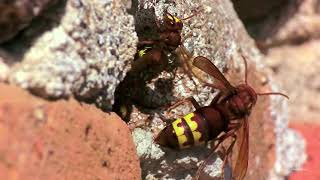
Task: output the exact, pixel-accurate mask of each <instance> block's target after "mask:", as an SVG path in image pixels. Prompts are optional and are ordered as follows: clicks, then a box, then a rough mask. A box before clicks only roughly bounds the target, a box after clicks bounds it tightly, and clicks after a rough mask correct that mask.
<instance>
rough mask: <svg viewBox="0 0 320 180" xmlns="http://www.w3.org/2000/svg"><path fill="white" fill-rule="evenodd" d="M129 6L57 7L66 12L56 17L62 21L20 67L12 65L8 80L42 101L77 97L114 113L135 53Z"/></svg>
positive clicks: (83, 2) (78, 1)
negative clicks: (116, 96) (116, 97)
mask: <svg viewBox="0 0 320 180" xmlns="http://www.w3.org/2000/svg"><path fill="white" fill-rule="evenodd" d="M126 6H127V3H126V2H125V1H88V0H69V1H67V3H66V5H65V6H62V7H61V6H58V7H59V8H61V9H62V10H57V12H58V13H60V14H54V15H55V16H56V17H57V18H61V19H60V20H59V22H56V21H57V20H55V21H54V22H51V23H53V24H55V26H53V27H52V29H49V30H47V31H45V32H44V33H43V34H41V33H39V34H38V37H36V40H35V41H34V42H32V44H31V47H29V48H28V49H26V52H25V53H24V54H23V55H22V59H21V63H17V64H15V65H14V66H13V67H11V72H10V74H9V82H10V83H11V84H16V85H18V86H20V87H23V88H26V89H29V90H30V91H31V92H33V93H34V94H37V95H40V96H42V97H46V98H63V97H69V96H76V97H77V98H78V99H81V100H86V101H90V102H96V103H97V104H98V105H99V106H101V107H104V108H105V109H110V108H111V105H112V104H113V98H114V97H113V94H114V91H115V88H116V86H117V85H118V83H119V82H120V81H121V80H122V79H123V78H124V76H125V74H126V72H127V70H128V69H129V68H130V61H131V60H132V59H133V56H134V54H135V52H136V43H137V37H136V33H135V31H134V24H133V18H132V16H131V15H129V14H128V13H127V12H126ZM51 19H54V18H51ZM47 24H50V21H49V22H48V23H47ZM48 26H49V25H48ZM33 33H35V32H33ZM23 42H24V41H20V42H19V41H18V42H15V44H16V45H17V46H19V44H22V43H23ZM11 46H13V45H11Z"/></svg>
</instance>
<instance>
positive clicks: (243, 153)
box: [233, 117, 249, 180]
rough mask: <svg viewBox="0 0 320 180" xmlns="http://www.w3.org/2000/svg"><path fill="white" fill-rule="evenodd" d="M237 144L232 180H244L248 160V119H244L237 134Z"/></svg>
mask: <svg viewBox="0 0 320 180" xmlns="http://www.w3.org/2000/svg"><path fill="white" fill-rule="evenodd" d="M237 142H238V145H239V154H238V157H237V161H236V164H235V167H234V172H233V175H234V178H235V179H237V180H238V179H239V180H242V179H244V177H245V175H246V172H247V169H248V160H249V123H248V117H245V118H244V121H243V124H242V126H241V127H240V129H239V130H238V133H237Z"/></svg>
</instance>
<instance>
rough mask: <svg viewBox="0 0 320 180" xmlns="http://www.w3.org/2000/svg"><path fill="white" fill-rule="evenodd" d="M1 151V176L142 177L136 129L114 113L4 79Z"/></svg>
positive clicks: (0, 88) (0, 94) (0, 96)
mask: <svg viewBox="0 0 320 180" xmlns="http://www.w3.org/2000/svg"><path fill="white" fill-rule="evenodd" d="M0 157H1V158H0V179H8V180H13V179H65V178H69V179H140V177H141V175H140V167H139V161H138V157H137V155H136V150H135V148H134V144H133V141H132V137H131V136H130V131H129V129H128V128H127V126H126V125H125V123H123V122H122V121H121V120H120V119H119V118H118V117H117V116H116V115H115V114H114V113H109V114H107V113H103V112H102V111H100V110H98V109H97V108H95V107H94V106H91V105H87V104H79V103H78V102H76V101H75V100H72V99H70V100H60V101H55V102H48V101H44V100H42V99H39V98H37V97H34V96H32V95H30V94H28V93H27V92H25V91H23V90H22V89H20V88H17V87H14V86H7V85H3V84H1V85H0Z"/></svg>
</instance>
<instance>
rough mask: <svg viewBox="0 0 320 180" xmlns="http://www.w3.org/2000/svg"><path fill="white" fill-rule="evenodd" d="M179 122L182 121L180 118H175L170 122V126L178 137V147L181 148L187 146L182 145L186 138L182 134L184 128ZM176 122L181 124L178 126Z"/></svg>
mask: <svg viewBox="0 0 320 180" xmlns="http://www.w3.org/2000/svg"><path fill="white" fill-rule="evenodd" d="M181 123H182V120H181V119H176V120H175V121H173V122H172V126H173V129H174V132H175V133H176V136H177V138H178V143H179V147H180V149H183V148H188V147H189V146H187V145H184V144H185V143H186V142H187V141H188V139H187V136H186V135H185V134H184V133H185V129H184V127H183V126H182V125H181ZM178 124H180V125H181V126H180V127H179V126H178Z"/></svg>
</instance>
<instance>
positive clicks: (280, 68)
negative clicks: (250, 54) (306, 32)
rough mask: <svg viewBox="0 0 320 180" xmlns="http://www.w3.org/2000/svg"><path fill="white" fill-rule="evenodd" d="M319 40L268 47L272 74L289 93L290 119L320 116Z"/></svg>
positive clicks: (313, 118) (268, 58)
mask: <svg viewBox="0 0 320 180" xmlns="http://www.w3.org/2000/svg"><path fill="white" fill-rule="evenodd" d="M319 45H320V41H319V40H311V41H308V42H305V43H303V44H300V45H283V46H279V47H273V48H270V49H269V50H268V54H267V58H266V62H267V65H268V66H269V67H271V68H272V69H273V76H274V78H275V79H276V80H277V81H279V82H282V87H283V89H284V90H285V92H286V93H287V94H288V95H289V96H290V101H289V106H290V113H289V119H291V120H304V121H310V122H312V121H314V120H315V119H320V114H319V110H320V103H319V101H316V100H315V99H319V98H320V95H319V91H320V83H319V82H320V79H319V75H318V74H319V69H320V63H319V57H320V53H319V52H320V48H319Z"/></svg>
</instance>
